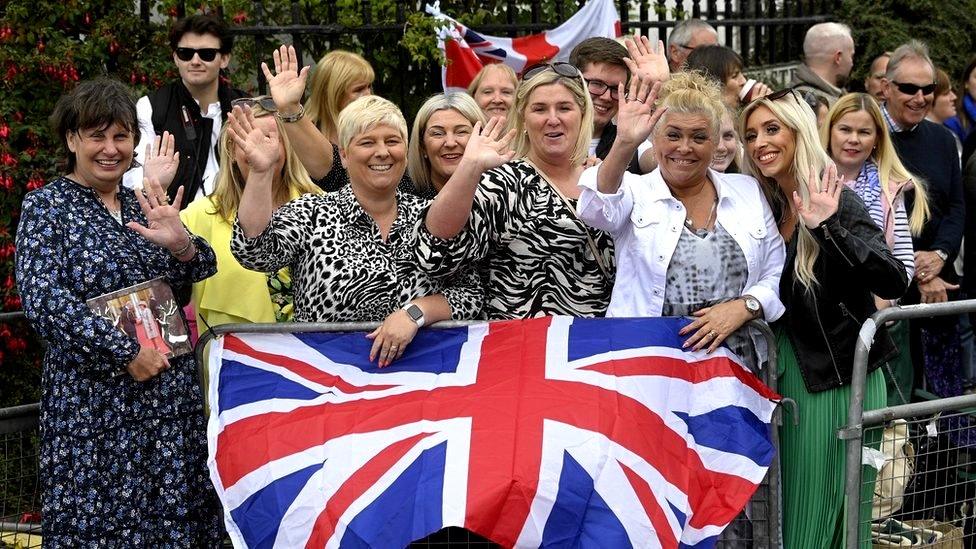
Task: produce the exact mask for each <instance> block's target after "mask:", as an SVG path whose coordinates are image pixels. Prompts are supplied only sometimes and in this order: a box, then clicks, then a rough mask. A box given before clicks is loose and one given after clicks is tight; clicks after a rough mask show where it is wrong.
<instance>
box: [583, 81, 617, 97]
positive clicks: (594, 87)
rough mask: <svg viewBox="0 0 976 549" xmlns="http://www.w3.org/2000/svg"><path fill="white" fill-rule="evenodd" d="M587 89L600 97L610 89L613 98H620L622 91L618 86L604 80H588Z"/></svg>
mask: <svg viewBox="0 0 976 549" xmlns="http://www.w3.org/2000/svg"><path fill="white" fill-rule="evenodd" d="M586 89H588V90H589V91H590V93H592V94H593V95H595V96H597V97H599V96H601V95H603V94H604V93H606V92H607V90H610V97H611V98H613V99H619V98H620V92H619V91H618V90H617V86H611V85H610V84H607V83H606V82H604V81H603V80H587V81H586Z"/></svg>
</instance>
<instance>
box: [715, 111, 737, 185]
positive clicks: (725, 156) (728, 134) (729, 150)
mask: <svg viewBox="0 0 976 549" xmlns="http://www.w3.org/2000/svg"><path fill="white" fill-rule="evenodd" d="M738 155H739V136H738V135H736V133H735V125H734V124H733V122H732V116H731V115H730V114H728V113H726V114H725V116H723V117H722V127H721V135H720V136H719V140H718V146H717V147H715V152H714V153H713V154H712V169H713V170H715V171H717V172H723V173H724V172H725V170H727V169H729V166H730V165H731V164H732V161H733V160H735V158H736V157H737V156H738Z"/></svg>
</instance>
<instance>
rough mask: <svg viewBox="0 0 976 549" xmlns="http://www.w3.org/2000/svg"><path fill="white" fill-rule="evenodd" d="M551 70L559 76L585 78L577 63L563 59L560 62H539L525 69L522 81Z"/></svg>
mask: <svg viewBox="0 0 976 549" xmlns="http://www.w3.org/2000/svg"><path fill="white" fill-rule="evenodd" d="M547 70H551V71H552V72H554V73H556V74H558V75H559V76H565V77H566V78H579V79H580V80H581V81H582V80H583V76H582V75H581V74H580V71H579V69H577V68H576V65H573V64H572V63H563V62H562V61H560V62H558V63H539V64H537V65H532V66H531V67H529V68H527V69H525V72H523V73H522V81H523V82H524V81H526V80H528V79H529V78H532V77H533V76H535V75H537V74H539V73H541V72H545V71H547Z"/></svg>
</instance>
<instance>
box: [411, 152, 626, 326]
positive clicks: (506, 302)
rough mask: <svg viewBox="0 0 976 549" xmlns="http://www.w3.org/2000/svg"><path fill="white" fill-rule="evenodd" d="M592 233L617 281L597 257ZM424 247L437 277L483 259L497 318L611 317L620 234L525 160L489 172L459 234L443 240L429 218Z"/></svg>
mask: <svg viewBox="0 0 976 549" xmlns="http://www.w3.org/2000/svg"><path fill="white" fill-rule="evenodd" d="M573 202H575V201H573ZM587 231H589V235H590V236H591V237H592V238H593V241H594V243H595V244H596V248H597V250H598V251H599V253H600V255H601V256H602V257H603V264H604V265H606V266H607V267H608V272H609V275H610V277H609V279H608V277H607V276H605V275H604V274H603V272H602V271H601V269H600V265H599V264H598V263H597V260H596V259H595V258H594V257H593V253H592V252H591V248H590V245H589V243H588V242H587ZM418 244H419V245H418V247H417V260H418V262H419V264H420V267H421V268H422V269H424V270H426V271H428V272H429V273H431V274H432V275H433V276H435V277H442V276H446V275H449V274H451V273H453V272H455V271H457V270H459V269H461V268H463V267H464V266H466V265H471V264H472V263H474V262H478V261H481V262H482V265H483V266H484V271H485V272H484V273H483V275H482V279H483V280H484V281H485V286H486V288H485V312H486V313H487V315H488V318H489V319H516V318H532V317H537V316H545V315H572V316H582V317H589V316H603V315H604V314H605V313H606V311H607V306H608V304H609V303H610V290H611V289H612V288H613V273H614V272H615V271H616V269H615V268H614V254H613V239H612V238H611V237H610V235H609V233H605V232H603V231H598V230H595V229H589V228H588V227H586V225H584V224H583V223H582V222H581V221H580V220H579V218H578V217H577V216H576V212H575V211H573V210H572V209H570V208H569V207H567V206H566V204H565V203H563V201H562V199H561V198H560V196H559V195H558V194H556V191H555V190H554V189H553V187H552V186H551V185H549V183H547V182H546V181H545V180H544V179H543V178H542V177H541V176H540V175H539V173H538V172H537V171H536V170H535V168H533V167H532V166H530V165H529V164H528V163H526V162H524V161H514V162H510V163H508V164H505V165H504V166H501V167H498V168H495V169H493V170H490V171H488V172H485V174H484V175H483V176H482V178H481V183H480V184H479V186H478V189H477V191H476V192H475V196H474V202H473V204H472V206H471V216H470V218H469V219H468V223H467V225H466V226H465V227H464V229H463V230H462V231H461V232H460V233H459V234H458V235H457V236H455V237H454V238H452V239H450V240H442V239H439V238H437V237H435V236H433V235H432V234H430V232H429V231H428V230H427V228H426V225H425V224H423V223H422V224H421V226H420V234H419V239H418Z"/></svg>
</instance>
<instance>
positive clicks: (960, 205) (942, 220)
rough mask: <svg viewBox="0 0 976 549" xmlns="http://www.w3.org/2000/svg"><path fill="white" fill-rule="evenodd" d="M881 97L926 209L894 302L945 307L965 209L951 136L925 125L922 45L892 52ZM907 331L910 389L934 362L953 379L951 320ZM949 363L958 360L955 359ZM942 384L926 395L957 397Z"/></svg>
mask: <svg viewBox="0 0 976 549" xmlns="http://www.w3.org/2000/svg"><path fill="white" fill-rule="evenodd" d="M884 95H885V102H884V103H883V104H882V105H881V110H882V114H884V117H885V120H886V121H887V123H888V129H889V130H890V132H891V141H892V143H893V144H894V146H895V150H896V151H897V152H898V157H899V158H901V161H902V162H903V163H904V164H905V167H906V168H908V170H909V171H910V172H911V173H913V174H915V175H917V176H918V177H919V179H920V180H921V182H923V183H924V185H925V192H926V195H927V197H928V207H929V220H928V222H927V223H926V224H925V227H924V228H923V229H922V232H921V234H919V235H917V236H915V237H914V238H913V239H912V242H913V244H914V246H915V278H914V280H913V281H912V285H911V286H910V287H909V290H908V293H907V294H906V295H905V297H903V298H902V300H901V301H902V303H905V304H912V303H919V302H921V303H941V302H945V301H948V300H949V299H950V297H952V298H954V297H955V296H954V295H952V294H951V293H950V292H952V291H953V290H957V289H958V288H959V286H958V285H957V284H956V282H957V280H958V276H957V275H956V272H955V270H954V269H953V266H952V263H953V261H954V260H955V257H956V254H957V253H958V251H959V246H960V243H961V241H962V235H963V229H964V226H965V215H966V211H965V210H966V207H965V202H964V198H963V189H962V175H961V173H960V167H959V156H958V153H957V152H956V143H955V140H954V139H953V137H952V133H951V132H950V131H949V130H948V129H947V128H946V127H945V126H943V125H942V124H936V123H934V122H931V121H929V120H926V119H925V115H926V114H927V113H928V110H929V108H930V107H931V106H932V103H933V102H934V100H935V66H934V65H933V64H932V60H931V59H930V58H929V53H928V48H927V47H926V46H925V44H924V43H922V42H919V41H917V40H912V41H909V42H908V43H906V44H903V45H901V46H899V47H898V49H896V50H895V51H894V52H892V54H891V59H890V60H889V61H888V69H887V72H886V73H885V79H884ZM916 184H917V183H916ZM914 206H915V192H914V191H909V192H907V193H906V194H905V207H906V208H907V209H908V213H909V215H911V212H912V209H913V207H914ZM911 327H912V344H913V347H912V354H913V359H914V360H913V362H914V363H915V365H916V366H915V379H916V382H918V381H920V380H921V374H922V372H923V371H926V370H927V366H928V365H932V366H933V367H934V366H935V362H940V363H941V362H945V363H944V364H939V365H938V367H939V368H941V369H942V371H944V372H952V373H951V374H950V375H952V376H955V375H958V372H959V370H960V369H961V368H960V367H959V366H958V365H952V364H949V363H948V362H949V359H948V358H946V357H947V356H948V355H947V354H946V353H949V349H950V348H951V347H953V346H954V347H956V349H958V345H959V340H958V338H957V337H956V338H955V341H954V342H952V341H951V339H952V338H953V337H954V336H955V335H956V332H955V330H956V318H955V317H944V318H941V319H931V320H918V321H913V322H912V324H911ZM923 345H924V346H925V352H924V356H923V353H922V350H923V349H922V346H923ZM955 357H956V359H958V354H956V355H955ZM933 361H934V362H933ZM927 363H928V364H927ZM942 377H943V376H941V375H939V376H938V380H937V381H935V383H934V384H932V385H930V390H932V391H933V392H935V393H936V394H939V396H944V397H948V396H955V395H954V394H949V393H956V394H958V393H959V392H961V389H960V388H959V387H956V388H955V389H951V388H950V387H949V385H952V383H950V382H948V381H946V380H944V379H942ZM931 381H932V378H930V382H931Z"/></svg>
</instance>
